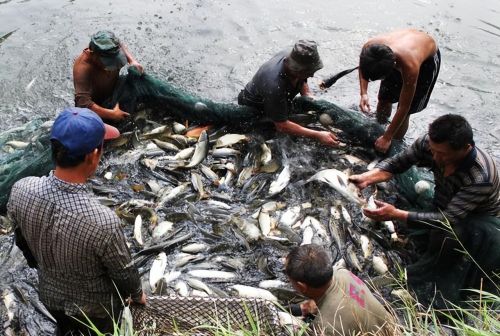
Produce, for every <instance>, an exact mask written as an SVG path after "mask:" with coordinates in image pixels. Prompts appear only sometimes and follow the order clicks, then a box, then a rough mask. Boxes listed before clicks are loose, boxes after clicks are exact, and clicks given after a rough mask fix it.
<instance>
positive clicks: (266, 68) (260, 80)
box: [243, 50, 306, 122]
mask: <svg viewBox="0 0 500 336" xmlns="http://www.w3.org/2000/svg"><path fill="white" fill-rule="evenodd" d="M288 53H289V51H288V50H283V51H281V52H279V53H278V54H276V55H275V56H273V58H271V59H270V60H269V61H267V62H266V63H264V64H263V65H262V66H261V67H260V68H259V70H258V71H257V73H256V74H255V76H253V78H252V80H251V81H250V82H249V83H248V84H247V85H246V86H245V90H244V101H243V104H244V105H250V106H254V107H257V108H259V109H261V110H262V111H263V112H264V116H265V117H268V118H270V119H271V120H272V121H276V122H279V121H286V120H288V115H289V114H290V110H291V103H292V100H293V98H295V96H296V95H297V94H298V93H299V92H300V90H301V89H302V86H303V85H304V83H305V82H306V81H299V82H298V83H297V86H296V87H294V86H293V85H292V83H291V82H290V79H289V77H288V76H287V75H286V73H285V58H286V56H288Z"/></svg>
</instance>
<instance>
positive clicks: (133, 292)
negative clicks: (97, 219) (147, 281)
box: [101, 226, 145, 303]
mask: <svg viewBox="0 0 500 336" xmlns="http://www.w3.org/2000/svg"><path fill="white" fill-rule="evenodd" d="M101 257H102V262H103V265H104V267H105V268H106V270H107V274H108V275H109V277H110V278H111V279H112V280H113V282H114V283H115V285H116V287H117V288H118V291H119V292H120V295H122V297H123V298H127V297H129V296H130V297H131V299H132V300H133V301H134V302H136V303H144V301H145V298H144V295H143V291H142V285H141V279H140V276H139V272H138V270H137V267H136V266H135V265H134V263H133V260H132V258H131V256H130V251H129V249H128V247H127V244H126V241H125V237H124V236H123V233H122V232H121V231H120V227H119V226H117V227H116V228H115V229H114V230H113V231H112V232H111V233H110V234H109V235H108V238H107V239H106V241H105V242H104V248H103V253H102V256H101Z"/></svg>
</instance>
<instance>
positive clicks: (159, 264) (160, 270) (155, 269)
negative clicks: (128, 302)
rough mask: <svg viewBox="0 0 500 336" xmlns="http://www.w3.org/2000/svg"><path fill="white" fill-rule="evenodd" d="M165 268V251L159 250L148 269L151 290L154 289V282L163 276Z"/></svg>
mask: <svg viewBox="0 0 500 336" xmlns="http://www.w3.org/2000/svg"><path fill="white" fill-rule="evenodd" d="M166 268H167V255H166V254H165V252H161V253H159V254H158V255H157V256H156V258H155V260H153V264H152V265H151V269H150V270H149V286H151V290H152V291H153V292H155V291H156V283H157V282H158V280H160V279H161V278H162V277H163V274H164V273H165V269H166Z"/></svg>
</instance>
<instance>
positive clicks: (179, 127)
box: [172, 121, 186, 134]
mask: <svg viewBox="0 0 500 336" xmlns="http://www.w3.org/2000/svg"><path fill="white" fill-rule="evenodd" d="M172 128H173V130H174V132H175V133H176V134H184V133H186V126H184V125H183V124H181V123H178V122H176V121H174V122H173V123H172Z"/></svg>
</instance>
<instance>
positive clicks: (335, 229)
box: [328, 206, 345, 251]
mask: <svg viewBox="0 0 500 336" xmlns="http://www.w3.org/2000/svg"><path fill="white" fill-rule="evenodd" d="M328 227H329V228H330V235H331V236H332V238H333V240H334V241H335V244H336V245H337V248H338V249H339V251H343V250H344V245H345V234H344V231H343V230H341V229H340V212H339V211H338V209H337V208H336V207H333V206H332V207H330V220H329V221H328Z"/></svg>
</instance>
